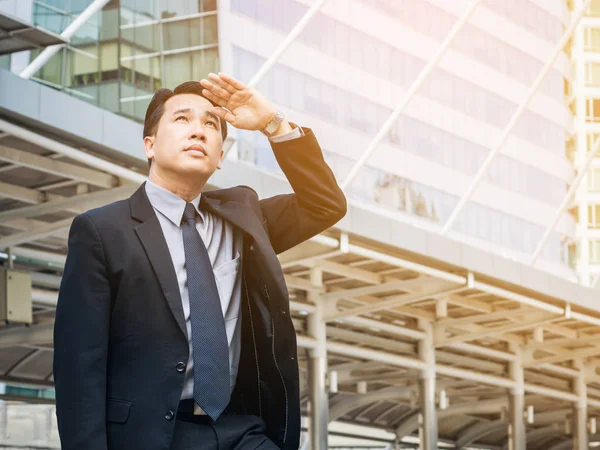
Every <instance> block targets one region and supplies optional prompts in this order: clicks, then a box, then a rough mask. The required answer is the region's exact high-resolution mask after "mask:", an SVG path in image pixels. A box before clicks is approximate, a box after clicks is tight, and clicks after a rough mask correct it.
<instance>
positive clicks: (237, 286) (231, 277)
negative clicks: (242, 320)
mask: <svg viewBox="0 0 600 450" xmlns="http://www.w3.org/2000/svg"><path fill="white" fill-rule="evenodd" d="M241 264H242V258H241V255H240V254H239V253H236V257H235V258H233V259H232V260H230V261H227V262H225V263H223V264H221V265H219V266H218V267H216V268H215V269H214V275H215V281H216V282H217V289H218V291H219V298H220V300H221V308H222V310H223V317H224V318H225V320H226V321H227V320H232V319H236V318H237V317H238V316H239V306H240V305H239V300H240V299H239V297H240V295H239V294H240V293H241V277H238V274H239V272H240V270H241Z"/></svg>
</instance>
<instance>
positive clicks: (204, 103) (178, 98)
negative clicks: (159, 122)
mask: <svg viewBox="0 0 600 450" xmlns="http://www.w3.org/2000/svg"><path fill="white" fill-rule="evenodd" d="M212 107H213V105H212V103H211V102H209V101H208V100H207V99H205V98H204V97H201V96H199V95H196V94H176V95H174V96H173V97H171V98H170V99H169V100H167V102H166V103H165V113H166V114H169V113H173V112H175V111H177V110H179V109H188V108H189V109H191V110H192V111H193V112H194V113H195V114H199V113H203V112H204V111H207V110H209V109H211V108H212Z"/></svg>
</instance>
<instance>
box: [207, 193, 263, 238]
mask: <svg viewBox="0 0 600 450" xmlns="http://www.w3.org/2000/svg"><path fill="white" fill-rule="evenodd" d="M201 201H202V206H203V207H204V208H206V209H207V210H208V211H209V212H211V213H213V214H216V215H218V216H221V217H222V218H224V219H225V220H227V221H229V222H231V223H232V224H233V225H234V226H236V227H238V228H239V229H241V230H242V231H244V232H245V233H248V234H249V235H250V236H252V239H254V241H255V242H257V243H263V242H264V241H265V240H266V239H267V236H266V234H265V232H264V230H263V228H262V224H261V223H260V221H259V220H258V218H257V217H256V215H255V214H254V211H252V209H251V208H250V207H249V206H247V205H244V204H243V203H240V202H236V201H226V200H222V199H218V198H213V197H211V196H210V192H206V193H203V194H202V200H201Z"/></svg>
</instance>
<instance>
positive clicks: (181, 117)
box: [175, 116, 187, 122]
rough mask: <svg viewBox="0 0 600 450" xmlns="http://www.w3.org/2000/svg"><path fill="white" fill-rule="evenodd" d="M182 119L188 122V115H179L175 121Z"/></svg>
mask: <svg viewBox="0 0 600 450" xmlns="http://www.w3.org/2000/svg"><path fill="white" fill-rule="evenodd" d="M181 119H183V120H185V121H186V122H187V117H185V116H179V117H177V119H175V121H176V122H177V121H179V120H181Z"/></svg>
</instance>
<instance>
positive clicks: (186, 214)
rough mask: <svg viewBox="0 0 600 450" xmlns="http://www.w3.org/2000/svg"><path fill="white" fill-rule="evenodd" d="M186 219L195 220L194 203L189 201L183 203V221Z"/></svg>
mask: <svg viewBox="0 0 600 450" xmlns="http://www.w3.org/2000/svg"><path fill="white" fill-rule="evenodd" d="M188 220H193V221H194V222H195V221H196V210H195V209H194V205H192V204H191V203H187V204H186V205H185V209H184V210H183V221H184V222H187V221H188Z"/></svg>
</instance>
